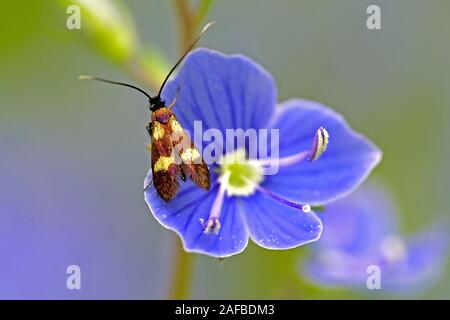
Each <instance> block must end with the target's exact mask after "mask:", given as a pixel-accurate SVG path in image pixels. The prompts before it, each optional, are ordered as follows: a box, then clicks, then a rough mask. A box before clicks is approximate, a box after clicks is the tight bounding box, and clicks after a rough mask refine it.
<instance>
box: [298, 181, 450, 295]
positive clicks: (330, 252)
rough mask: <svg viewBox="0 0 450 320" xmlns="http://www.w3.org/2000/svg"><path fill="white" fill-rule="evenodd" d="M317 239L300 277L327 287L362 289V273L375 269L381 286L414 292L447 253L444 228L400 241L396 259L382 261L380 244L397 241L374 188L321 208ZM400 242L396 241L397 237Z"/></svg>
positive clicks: (392, 211)
mask: <svg viewBox="0 0 450 320" xmlns="http://www.w3.org/2000/svg"><path fill="white" fill-rule="evenodd" d="M321 219H322V221H323V224H324V231H323V234H322V237H321V238H320V240H319V241H317V243H316V244H315V246H314V248H313V256H312V259H311V260H310V261H309V262H308V263H307V264H306V267H305V273H306V276H307V277H308V278H310V279H312V280H313V281H314V282H317V283H320V284H324V285H327V286H343V287H353V288H366V281H367V278H368V276H369V275H368V273H367V268H368V267H369V266H371V265H375V266H378V267H379V268H380V271H381V286H382V289H383V290H389V291H390V292H399V291H410V292H415V293H417V292H418V290H420V289H424V288H426V287H427V286H429V285H431V284H432V283H433V281H432V280H434V279H436V278H437V277H438V276H439V274H440V272H441V271H442V269H443V266H444V258H445V255H446V253H447V249H448V235H447V233H446V230H447V228H446V227H445V224H444V223H441V224H440V226H438V227H437V226H433V227H430V228H428V229H427V231H426V232H423V233H421V234H419V235H415V236H413V237H411V238H410V239H408V240H406V241H404V253H402V252H403V250H402V252H400V254H399V255H398V256H397V257H396V256H395V255H394V257H392V256H391V257H390V258H388V256H386V251H385V250H386V249H392V250H395V248H392V247H391V246H389V247H386V243H385V242H384V241H385V240H386V239H389V238H391V239H392V237H396V238H399V236H398V232H399V231H398V226H397V219H396V208H395V205H394V202H393V201H392V200H391V199H390V196H389V193H388V192H387V191H386V190H385V189H383V188H382V187H381V185H378V184H373V183H372V184H370V185H366V186H363V187H362V188H361V189H359V190H358V191H357V192H355V193H354V194H352V195H351V196H349V197H347V198H345V199H342V200H339V201H337V202H335V203H332V204H329V205H327V206H326V211H325V213H324V214H323V215H321ZM399 239H400V238H399Z"/></svg>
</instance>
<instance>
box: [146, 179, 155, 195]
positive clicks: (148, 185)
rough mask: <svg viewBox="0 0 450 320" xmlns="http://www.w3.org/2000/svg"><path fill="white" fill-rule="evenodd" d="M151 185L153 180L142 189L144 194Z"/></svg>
mask: <svg viewBox="0 0 450 320" xmlns="http://www.w3.org/2000/svg"><path fill="white" fill-rule="evenodd" d="M152 184H153V178H152V180H150V182H149V183H148V185H147V186H146V187H145V188H144V192H145V191H147V190H148V188H150V186H151V185H152Z"/></svg>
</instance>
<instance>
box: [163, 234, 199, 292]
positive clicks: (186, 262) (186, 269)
mask: <svg viewBox="0 0 450 320" xmlns="http://www.w3.org/2000/svg"><path fill="white" fill-rule="evenodd" d="M174 240H175V241H174V250H173V254H174V257H173V262H172V273H171V278H170V288H169V293H168V297H167V298H168V299H171V300H180V299H187V298H188V297H189V287H190V284H191V279H190V278H191V274H192V272H191V270H192V261H193V259H192V258H193V256H192V254H190V253H187V252H185V251H184V249H183V246H182V245H181V241H180V240H179V239H178V237H177V238H176V239H174Z"/></svg>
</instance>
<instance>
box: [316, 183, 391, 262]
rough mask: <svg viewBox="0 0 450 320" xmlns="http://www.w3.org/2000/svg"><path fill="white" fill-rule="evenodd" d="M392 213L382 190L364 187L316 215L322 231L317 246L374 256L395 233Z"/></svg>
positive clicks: (388, 200) (385, 192) (369, 185)
mask: <svg viewBox="0 0 450 320" xmlns="http://www.w3.org/2000/svg"><path fill="white" fill-rule="evenodd" d="M380 199H383V200H382V201H380ZM396 212H397V208H396V204H395V203H394V201H393V199H391V198H390V195H389V193H388V192H387V190H386V188H385V187H382V186H381V185H379V184H375V183H373V182H372V183H371V184H365V185H363V186H362V187H361V188H360V189H358V191H357V192H355V193H352V194H351V195H350V196H348V197H346V198H344V199H340V200H338V201H336V202H333V203H330V204H327V205H326V207H325V209H324V212H323V213H321V214H320V219H321V220H322V223H323V225H324V229H325V230H324V232H323V234H322V236H321V238H320V240H319V241H318V242H317V245H318V246H320V247H321V248H332V249H333V250H337V249H339V250H343V251H345V252H346V253H348V254H353V255H354V254H359V253H368V252H377V250H378V249H379V242H380V240H381V239H383V238H385V237H387V236H390V235H393V234H397V233H398V225H397V224H398V222H397V214H396Z"/></svg>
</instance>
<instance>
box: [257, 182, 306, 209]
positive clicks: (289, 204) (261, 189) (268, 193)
mask: <svg viewBox="0 0 450 320" xmlns="http://www.w3.org/2000/svg"><path fill="white" fill-rule="evenodd" d="M256 189H257V190H258V191H261V192H262V193H264V194H266V195H268V196H269V197H271V198H272V199H275V200H277V201H279V202H281V203H283V204H286V205H288V206H290V207H292V208H296V209H300V210H302V211H303V212H304V213H308V212H311V206H310V205H309V204H300V203H296V202H292V201H289V200H287V199H285V198H282V197H280V196H278V195H276V194H274V193H272V192H270V191H269V190H266V189H264V188H262V187H261V186H256Z"/></svg>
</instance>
